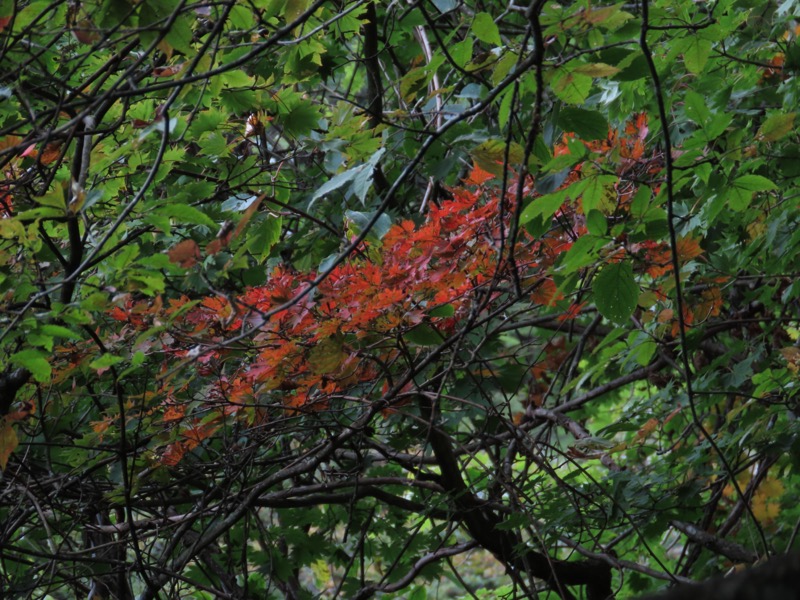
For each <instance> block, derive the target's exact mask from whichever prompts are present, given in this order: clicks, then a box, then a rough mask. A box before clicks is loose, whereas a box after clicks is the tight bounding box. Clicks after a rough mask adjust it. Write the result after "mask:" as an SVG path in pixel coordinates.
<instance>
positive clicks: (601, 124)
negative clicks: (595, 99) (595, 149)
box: [558, 106, 608, 141]
mask: <svg viewBox="0 0 800 600" xmlns="http://www.w3.org/2000/svg"><path fill="white" fill-rule="evenodd" d="M558 125H559V127H561V128H562V129H563V130H564V131H568V132H574V133H575V134H577V135H578V136H579V137H581V138H582V139H584V140H586V141H591V140H599V139H605V138H606V137H607V136H608V121H607V120H606V118H605V117H604V116H603V115H601V114H600V113H599V112H596V111H593V110H586V109H583V108H575V107H573V106H567V107H565V108H562V109H561V111H560V112H559V114H558Z"/></svg>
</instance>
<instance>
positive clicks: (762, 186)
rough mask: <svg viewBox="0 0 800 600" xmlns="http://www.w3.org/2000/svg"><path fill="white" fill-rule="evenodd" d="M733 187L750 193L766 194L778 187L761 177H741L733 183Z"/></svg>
mask: <svg viewBox="0 0 800 600" xmlns="http://www.w3.org/2000/svg"><path fill="white" fill-rule="evenodd" d="M733 186H734V187H737V188H741V189H743V190H748V191H750V192H767V191H770V190H777V189H778V186H776V185H775V184H774V183H772V182H771V181H770V180H769V179H767V178H766V177H762V176H761V175H742V176H741V177H737V178H736V179H735V180H734V181H733Z"/></svg>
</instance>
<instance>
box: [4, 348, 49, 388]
mask: <svg viewBox="0 0 800 600" xmlns="http://www.w3.org/2000/svg"><path fill="white" fill-rule="evenodd" d="M49 356H50V355H49V354H46V353H44V352H42V351H40V350H30V349H29V350H21V351H20V352H15V353H14V354H12V355H11V356H10V357H9V360H10V361H11V362H12V364H15V365H17V366H19V367H22V368H23V369H27V370H28V371H30V372H31V375H33V378H34V379H35V380H36V381H38V382H39V383H47V382H48V381H50V376H51V375H52V368H51V367H50V363H49V362H48V360H47V359H48V357H49Z"/></svg>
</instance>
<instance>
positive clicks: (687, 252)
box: [677, 237, 703, 262]
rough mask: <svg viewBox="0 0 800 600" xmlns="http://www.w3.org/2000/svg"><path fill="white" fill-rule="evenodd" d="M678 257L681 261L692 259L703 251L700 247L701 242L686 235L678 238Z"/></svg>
mask: <svg viewBox="0 0 800 600" xmlns="http://www.w3.org/2000/svg"><path fill="white" fill-rule="evenodd" d="M677 250H678V258H679V259H680V261H681V262H687V261H689V260H692V259H693V258H695V257H696V256H700V255H701V254H702V253H703V249H702V248H701V247H700V242H699V241H697V240H696V239H694V238H691V237H685V238H681V239H679V240H678V244H677Z"/></svg>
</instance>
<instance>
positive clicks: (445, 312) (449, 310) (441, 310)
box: [428, 304, 456, 317]
mask: <svg viewBox="0 0 800 600" xmlns="http://www.w3.org/2000/svg"><path fill="white" fill-rule="evenodd" d="M428 314H429V315H430V316H431V317H452V316H453V315H454V314H456V309H455V307H454V306H453V305H452V304H442V305H441V306H437V307H436V308H434V309H432V310H431V311H429V312H428Z"/></svg>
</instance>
